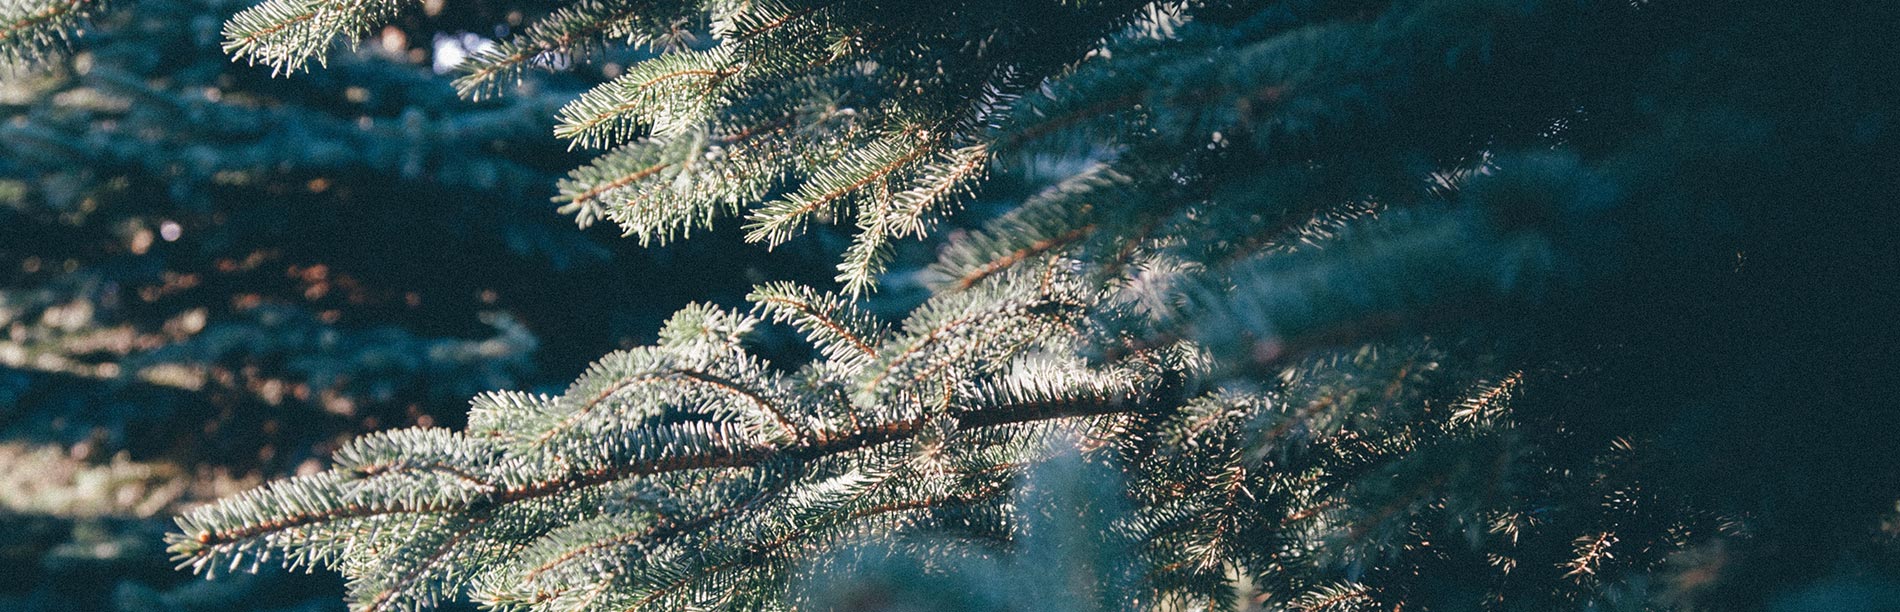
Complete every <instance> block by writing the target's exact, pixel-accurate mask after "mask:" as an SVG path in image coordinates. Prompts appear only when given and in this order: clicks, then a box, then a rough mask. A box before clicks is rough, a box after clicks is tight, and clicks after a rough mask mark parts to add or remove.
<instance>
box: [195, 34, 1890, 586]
mask: <svg viewBox="0 0 1900 612" xmlns="http://www.w3.org/2000/svg"><path fill="white" fill-rule="evenodd" d="M401 9H402V7H401V6H399V5H397V4H392V3H379V2H334V1H325V2H308V1H306V0H267V1H266V2H265V3H264V4H261V5H259V6H258V7H256V8H253V9H250V10H249V11H247V12H245V13H242V14H240V15H239V16H238V17H237V18H234V19H233V20H232V21H231V22H230V24H228V25H227V28H226V31H225V34H226V37H227V48H229V49H231V50H232V51H233V52H234V53H236V54H237V55H238V56H239V57H241V58H244V59H248V60H252V61H257V62H262V63H264V64H267V65H269V67H270V68H272V69H273V70H277V71H295V70H299V69H302V68H304V67H306V65H307V64H308V63H309V62H311V61H314V60H317V59H320V58H322V57H324V55H325V54H326V53H327V52H328V51H329V49H330V47H331V46H332V45H333V43H334V41H336V40H338V39H354V38H359V37H361V36H362V35H364V34H366V33H368V32H369V31H371V30H372V29H373V28H375V27H376V25H377V24H380V23H382V22H383V21H385V20H386V19H387V18H388V17H389V15H390V14H391V13H392V12H395V11H398V10H401ZM1896 18H1900V11H1896V9H1895V8H1892V7H1888V6H1886V5H1880V4H1867V3H1858V4H1857V3H1820V4H1808V5H1801V6H1791V5H1782V4H1771V3H1715V2H1697V1H1693V0H1676V1H1670V0H1656V1H1650V2H1625V1H1614V2H1612V1H1608V0H1604V1H1591V0H1550V1H1523V0H1439V1H1419V2H1366V1H1357V0H1348V1H1339V2H1330V1H1324V0H1314V1H1287V2H1246V1H1217V0H1209V1H1188V2H1157V3H1137V2H1113V1H1103V2H1073V3H1072V2H1022V3H1015V4H1012V5H1010V6H1009V7H1008V9H1007V10H1003V9H999V8H998V7H997V6H993V5H992V4H991V3H976V2H958V1H946V2H934V3H928V4H912V3H905V4H903V5H902V6H901V7H900V6H896V5H894V4H892V3H876V2H794V1H790V0H787V1H783V2H781V1H751V2H721V1H714V2H703V3H690V4H678V5H675V4H673V3H662V2H652V3H647V2H629V3H625V4H612V3H606V4H589V3H587V2H580V3H576V4H572V5H568V6H564V7H562V8H559V9H557V10H555V11H554V12H553V13H551V14H549V15H548V16H546V17H545V18H544V19H543V21H541V22H538V23H535V24H532V25H530V26H528V27H526V28H524V29H522V30H521V31H520V32H519V34H517V36H516V37H515V38H514V39H511V40H509V41H507V42H505V43H504V44H502V45H499V46H497V47H495V48H494V49H492V50H490V51H489V52H485V53H483V54H480V55H478V57H477V59H476V60H475V61H473V62H470V63H469V64H468V65H467V66H466V68H465V69H466V70H467V72H466V76H464V77H463V80H462V81H461V84H462V90H463V92H464V93H465V94H470V95H474V94H489V93H506V92H507V90H508V89H509V88H508V87H506V85H507V83H508V82H509V81H511V80H513V79H515V78H519V77H520V76H521V75H522V74H524V72H523V68H526V67H528V66H530V65H560V64H563V63H564V60H563V61H557V60H556V59H554V58H557V57H568V56H571V57H586V56H589V55H590V54H593V53H596V52H597V51H598V50H599V49H601V48H602V47H603V45H611V44H621V43H632V44H643V45H647V46H650V47H651V49H652V50H653V51H654V52H655V53H654V54H653V55H652V56H651V57H650V58H649V59H646V60H644V61H642V62H640V63H638V64H635V65H633V66H632V67H630V68H628V69H626V70H625V71H624V72H623V73H621V74H620V75H619V76H617V77H615V78H613V79H612V80H611V81H609V82H606V83H604V84H601V85H600V86H598V87H595V88H594V89H592V90H590V91H588V92H586V93H583V94H581V95H580V96H579V97H578V99H575V100H574V101H572V102H569V103H567V104H566V105H565V106H564V107H562V109H561V110H560V111H559V112H558V113H557V114H556V125H555V126H554V128H553V131H554V133H555V134H556V135H557V136H559V137H561V138H565V139H568V140H569V141H570V142H572V143H573V144H574V145H575V146H577V147H585V148H598V149H609V150H608V151H607V152H606V153H604V154H603V155H602V156H601V157H600V158H598V159H597V160H596V161H595V162H594V163H592V164H590V165H588V166H586V167H584V168H582V169H580V170H576V171H575V172H574V173H573V174H572V175H571V176H570V179H569V180H568V181H566V182H563V183H562V184H561V190H562V195H561V196H559V197H558V198H557V199H558V200H559V201H562V202H565V203H566V207H567V208H566V210H568V211H569V212H571V213H573V214H575V215H576V216H577V217H578V218H579V220H580V221H581V222H582V223H583V224H585V223H589V222H592V221H594V220H610V221H613V222H615V223H617V224H619V225H620V226H621V227H622V229H623V230H625V231H626V232H627V233H628V234H629V235H631V236H634V237H637V238H638V239H640V240H642V241H653V242H663V241H666V240H670V239H673V238H677V237H682V236H684V235H685V234H686V233H687V232H689V231H691V230H692V229H694V228H700V227H704V226H707V225H709V224H717V223H722V222H723V223H739V224H742V225H743V226H744V227H745V228H746V231H747V232H748V237H749V238H750V239H752V240H755V241H759V242H763V243H765V244H768V245H773V246H778V245H783V244H785V243H786V242H787V241H789V240H792V239H794V238H796V237H797V236H799V235H800V234H801V233H802V232H804V231H805V230H807V229H808V228H809V227H812V226H813V224H817V223H830V224H839V225H848V226H849V227H851V228H852V229H853V230H854V239H853V242H852V244H851V245H850V246H849V247H848V248H846V249H845V251H844V253H843V255H842V257H841V263H840V265H839V271H838V276H837V282H838V283H839V288H840V290H839V291H835V292H834V291H826V290H822V289H819V288H812V287H806V286H801V285H797V284H790V283H772V284H767V285H765V286H762V287H760V288H758V289H757V290H756V291H755V292H754V293H753V294H752V296H751V297H750V300H751V302H752V303H753V304H754V308H753V310H751V311H745V310H734V309H723V308H718V307H714V306H694V307H689V308H687V309H685V310H682V311H680V312H679V313H677V314H676V315H675V316H674V317H673V318H672V319H671V320H670V321H669V322H668V323H667V324H666V325H665V327H664V328H663V329H662V330H661V332H660V334H659V338H660V339H659V342H658V343H657V344H655V345H652V346H647V347H641V348H635V349H630V350H626V351H622V352H618V353H615V354H612V355H609V356H607V357H605V358H603V359H602V360H601V361H599V362H598V363H597V364H595V366H594V367H592V368H590V369H589V370H588V371H587V372H586V373H584V374H582V375H581V376H580V377H579V378H578V379H577V380H576V381H574V383H573V384H572V385H571V386H570V387H569V388H568V389H567V390H566V391H565V392H564V393H561V394H559V395H543V394H532V393H522V392H493V393H485V394H482V395H480V396H477V398H476V400H475V401H474V404H473V406H472V408H471V412H470V415H469V422H468V426H467V428H466V429H464V430H462V431H451V430H446V429H429V428H422V429H405V430H395V431H390V432H384V433H378V434H372V435H369V436H365V437H363V438H360V439H358V440H357V441H355V442H353V443H351V444H350V445H349V446H348V447H346V448H344V449H342V450H341V451H339V452H338V453H337V454H336V457H335V465H334V467H333V468H332V469H330V470H328V471H324V472H321V473H317V474H313V475H305V476H299V477H295V478H290V479H286V480H280V481H277V482H274V483H271V484H268V485H266V486H264V487H262V488H259V489H256V490H253V491H250V492H248V493H244V494H240V495H237V496H234V497H231V498H228V499H226V500H224V501H222V502H219V503H217V504H213V505H209V506H205V507H202V508H199V509H197V510H194V511H192V512H189V513H187V514H186V515H184V516H183V517H181V518H180V519H179V526H180V531H179V532H178V533H175V534H173V535H171V536H169V540H168V541H169V542H170V547H171V551H172V552H173V553H174V554H175V555H176V559H177V560H178V562H179V563H180V565H181V566H182V567H189V568H191V569H193V570H195V571H199V572H203V573H207V574H214V575H215V574H219V573H222V572H225V571H228V570H233V569H246V568H255V567H256V566H257V565H258V564H260V563H265V562H273V561H281V562H284V563H287V564H289V565H291V566H293V567H305V566H318V567H327V568H335V569H337V570H340V571H341V572H342V573H343V574H345V575H346V576H347V577H349V579H350V586H349V593H348V596H347V597H348V599H349V601H350V602H351V605H352V606H353V607H354V608H355V609H358V610H406V609H417V608H425V607H429V606H432V605H434V604H437V603H438V602H441V601H444V600H447V599H452V598H457V597H468V598H471V599H473V600H474V601H476V602H478V603H481V604H483V605H486V606H490V607H493V608H496V609H507V610H596V609H599V610H629V609H632V610H639V609H701V608H731V609H793V608H797V609H818V608H823V609H834V608H836V609H852V608H864V609H915V608H924V609H1026V608H1032V607H1033V608H1038V609H1040V608H1048V607H1056V608H1074V609H1086V610H1106V609H1124V608H1141V609H1152V608H1158V607H1168V606H1177V607H1184V608H1203V607H1204V608H1209V609H1275V610H1359V609H1366V610H1371V609H1400V608H1403V609H1408V610H1418V609H1428V610H1465V609H1501V610H1549V609H1580V610H1581V609H1632V610H1635V609H1711V610H1726V609H1756V608H1768V607H1770V606H1781V607H1783V608H1784V609H1803V608H1804V607H1805V608H1808V609H1814V608H1813V607H1814V606H1823V605H1826V604H1825V603H1823V602H1827V601H1830V600H1829V597H1830V596H1832V595H1833V594H1834V593H1833V592H1831V591H1828V590H1827V588H1828V586H1829V585H1830V584H1848V585H1851V588H1850V589H1848V590H1849V591H1851V590H1852V589H1862V590H1866V591H1871V592H1880V591H1881V589H1891V588H1893V586H1892V585H1894V584H1895V580H1896V577H1900V571H1896V570H1897V569H1900V550H1897V549H1896V548H1895V539H1894V537H1895V531H1894V528H1893V527H1892V525H1893V524H1894V523H1893V522H1892V517H1893V515H1894V512H1895V509H1896V508H1895V502H1896V500H1900V472H1896V471H1895V470H1893V469H1892V464H1891V460H1890V458H1889V457H1888V454H1889V452H1888V451H1887V446H1888V445H1889V444H1888V442H1889V440H1888V438H1889V437H1890V435H1891V432H1893V431H1896V425H1900V422H1897V421H1900V418H1896V417H1900V411H1896V410H1895V409H1894V408H1895V407H1894V406H1893V405H1892V404H1893V403H1892V400H1891V398H1892V397H1893V396H1894V394H1893V391H1894V389H1892V387H1893V386H1894V385H1893V384H1892V382H1893V381H1892V377H1891V376H1890V375H1887V372H1888V371H1889V367H1890V365H1891V364H1892V363H1893V359H1892V357H1894V355H1893V354H1892V348H1891V347H1892V346H1895V344H1894V343H1893V342H1892V341H1893V340H1895V339H1894V338H1892V336H1893V335H1894V330H1895V329H1900V327H1896V326H1893V325H1892V324H1891V323H1892V320H1891V319H1892V317H1891V315H1892V313H1893V312H1895V310H1894V309H1895V307H1896V306H1900V304H1896V295H1895V292H1894V291H1893V287H1894V283H1893V279H1894V278H1900V269H1897V268H1900V266H1897V265H1896V264H1900V262H1897V261H1896V259H1897V258H1900V257H1897V256H1896V255H1895V251H1894V250H1893V249H1892V248H1891V245H1890V244H1889V234H1890V232H1891V230H1892V229H1893V228H1894V227H1895V226H1896V224H1895V223H1894V220H1895V219H1894V213H1893V209H1892V206H1891V205H1890V204H1889V203H1888V200H1889V199H1890V198H1891V196H1892V194H1893V193H1896V192H1900V190H1896V189H1895V187H1896V186H1895V185H1893V177H1895V176H1900V173H1896V172H1895V170H1896V168H1894V167H1893V163H1892V162H1891V161H1890V159H1889V158H1890V157H1891V155H1890V154H1887V153H1888V151H1890V150H1891V149H1892V148H1893V146H1894V145H1895V144H1896V142H1895V141H1896V132H1895V127H1894V126H1895V121H1896V115H1895V108H1894V101H1895V100H1900V91H1897V90H1900V85H1897V84H1896V83H1900V82H1896V81H1894V80H1893V79H1891V78H1890V76H1889V75H1887V74H1886V73H1885V71H1884V70H1885V68H1886V67H1888V66H1891V65H1895V62H1896V61H1900V49H1896V44H1895V43H1894V42H1893V41H1892V37H1891V36H1890V35H1889V32H1888V30H1889V29H1890V28H1889V27H1888V26H1890V25H1891V24H1893V23H1894V22H1895V20H1896ZM702 24H703V25H702ZM702 32H703V33H704V35H705V36H706V37H707V38H706V39H705V40H701V39H700V38H699V36H700V34H701V33H702ZM1052 174H1053V175H1057V180H1054V181H1052V184H1050V185H1049V186H1048V187H1047V188H1046V189H1044V190H1042V191H1041V192H1040V193H1038V194H1036V195H1035V196H1033V197H1030V198H1028V199H1026V200H1025V201H1023V202H1022V203H1021V204H1020V205H1019V206H1015V207H1013V208H1011V209H1010V210H1008V211H1007V212H1004V213H1003V214H1000V215H998V216H996V217H994V218H992V219H989V220H987V222H985V223H983V224H982V226H981V227H977V228H974V229H969V230H965V231H957V232H952V234H953V235H952V236H951V237H950V238H949V240H948V243H947V244H946V245H944V246H943V248H942V251H941V255H940V257H939V258H938V259H937V261H936V262H935V263H934V264H932V265H930V266H928V267H927V268H925V269H922V270H916V271H912V272H910V273H911V274H914V276H915V278H917V279H921V281H922V282H924V283H926V284H927V286H928V287H929V288H930V296H929V298H928V299H927V300H926V301H924V302H923V303H922V304H921V305H920V306H918V307H917V308H915V309H914V310H912V311H911V312H909V313H908V314H906V315H905V316H903V317H902V320H901V321H888V320H886V319H884V318H882V317H879V316H875V315H873V314H869V313H867V312H864V311H863V310H861V308H862V306H861V305H860V303H859V300H858V299H857V298H860V297H862V296H864V295H865V294H866V293H867V292H870V291H872V290H874V289H875V288H877V287H878V286H879V285H880V284H881V283H886V282H892V281H894V280H896V279H895V278H894V277H896V274H893V273H891V272H889V270H890V269H891V268H890V265H891V262H892V260H893V255H892V249H893V244H894V243H895V242H896V241H899V240H905V239H915V238H917V237H920V236H925V235H927V234H929V233H930V232H931V231H932V230H934V228H935V227H936V225H937V224H939V223H941V222H942V220H943V219H945V218H946V216H947V215H949V214H950V213H951V212H952V211H954V210H955V209H956V208H957V207H958V206H960V205H963V204H965V203H967V202H968V201H969V200H970V199H971V198H972V196H971V194H972V193H975V192H978V190H980V189H981V187H982V183H983V182H984V179H985V178H987V177H990V176H992V175H1009V176H1012V177H1018V178H1024V179H1026V180H1034V179H1037V178H1038V177H1045V176H1048V175H1052ZM730 217H744V220H742V221H741V220H736V219H729V218H730ZM771 325H788V326H790V327H793V328H796V329H797V330H798V331H799V332H800V333H802V334H803V335H804V336H805V337H806V338H807V339H808V340H809V342H810V344H811V345H812V346H813V349H814V350H813V355H814V356H813V357H812V358H811V359H810V360H808V361H805V362H802V363H790V362H783V361H781V362H772V361H768V360H766V359H764V358H762V357H760V356H759V355H757V351H756V349H755V348H754V347H753V346H750V345H749V344H748V343H750V342H753V341H754V340H753V339H754V338H756V337H757V336H758V335H759V334H760V333H761V330H763V329H765V328H767V327H769V326H771ZM1025 482H1026V483H1028V484H1026V485H1025V484H1023V483H1025ZM1052 492H1053V493H1052ZM1024 575H1030V576H1033V577H1027V578H1025V577H1023V576H1024ZM921 577H929V578H930V579H931V580H941V581H946V582H938V583H934V584H955V583H957V581H963V582H965V583H977V584H984V585H991V586H993V587H994V588H992V589H963V590H952V589H948V588H945V589H942V590H934V591H933V590H931V588H932V587H929V586H918V585H917V584H916V582H915V581H913V580H911V579H913V578H921ZM880 585H882V586H880ZM1024 585H1028V586H1024ZM1031 589H1033V590H1031ZM951 594H955V596H951ZM1049 597H1060V598H1061V599H1062V601H1060V602H1058V603H1055V604H1049V603H1047V602H1044V601H1038V600H1037V598H1049Z"/></svg>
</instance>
